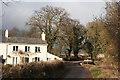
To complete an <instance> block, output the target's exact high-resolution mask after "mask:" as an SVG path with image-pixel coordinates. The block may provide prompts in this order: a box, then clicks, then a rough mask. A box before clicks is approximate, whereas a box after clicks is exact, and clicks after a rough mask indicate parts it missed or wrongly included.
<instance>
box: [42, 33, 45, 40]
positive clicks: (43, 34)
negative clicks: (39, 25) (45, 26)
mask: <svg viewBox="0 0 120 80" xmlns="http://www.w3.org/2000/svg"><path fill="white" fill-rule="evenodd" d="M42 40H43V41H45V33H44V32H42Z"/></svg>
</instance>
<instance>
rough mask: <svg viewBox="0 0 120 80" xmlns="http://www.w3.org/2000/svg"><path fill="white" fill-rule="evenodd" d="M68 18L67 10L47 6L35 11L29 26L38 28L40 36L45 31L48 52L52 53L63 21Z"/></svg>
mask: <svg viewBox="0 0 120 80" xmlns="http://www.w3.org/2000/svg"><path fill="white" fill-rule="evenodd" d="M66 17H68V13H67V12H66V11H65V9H62V8H58V7H52V6H45V7H42V8H41V9H40V10H38V11H35V12H34V15H33V16H32V17H31V18H30V20H29V21H28V22H27V25H31V26H32V27H38V28H39V31H40V34H41V33H42V32H43V31H44V32H45V34H46V41H47V43H48V52H51V50H52V48H53V45H54V43H55V40H56V39H57V37H58V35H59V32H60V28H61V27H62V26H63V23H64V22H63V20H64V19H65V18H66Z"/></svg>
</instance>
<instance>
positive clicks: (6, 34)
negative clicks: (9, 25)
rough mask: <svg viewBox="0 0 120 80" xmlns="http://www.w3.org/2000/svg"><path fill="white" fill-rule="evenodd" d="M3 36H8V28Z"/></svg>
mask: <svg viewBox="0 0 120 80" xmlns="http://www.w3.org/2000/svg"><path fill="white" fill-rule="evenodd" d="M5 37H6V38H8V29H6V30H5Z"/></svg>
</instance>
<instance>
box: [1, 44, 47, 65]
mask: <svg viewBox="0 0 120 80" xmlns="http://www.w3.org/2000/svg"><path fill="white" fill-rule="evenodd" d="M13 46H18V51H19V50H22V51H23V52H24V51H25V46H30V53H32V54H35V55H31V56H29V62H32V58H35V57H40V60H41V61H47V44H40V45H39V44H15V43H0V55H3V58H4V59H6V58H7V62H6V64H12V63H13V57H17V62H18V64H19V63H20V56H19V55H15V53H17V52H16V51H13ZM36 46H37V47H40V53H35V47H36ZM13 53H14V54H13ZM6 54H7V55H10V56H11V57H7V55H6Z"/></svg>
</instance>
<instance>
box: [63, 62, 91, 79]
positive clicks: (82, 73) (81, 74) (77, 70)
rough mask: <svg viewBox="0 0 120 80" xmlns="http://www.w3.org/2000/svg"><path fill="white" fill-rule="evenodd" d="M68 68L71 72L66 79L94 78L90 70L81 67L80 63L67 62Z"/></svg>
mask: <svg viewBox="0 0 120 80" xmlns="http://www.w3.org/2000/svg"><path fill="white" fill-rule="evenodd" d="M66 67H67V68H68V69H69V71H68V73H66V74H65V75H64V78H92V75H91V73H90V71H89V69H87V68H85V67H83V66H80V65H79V62H78V61H73V62H66Z"/></svg>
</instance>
